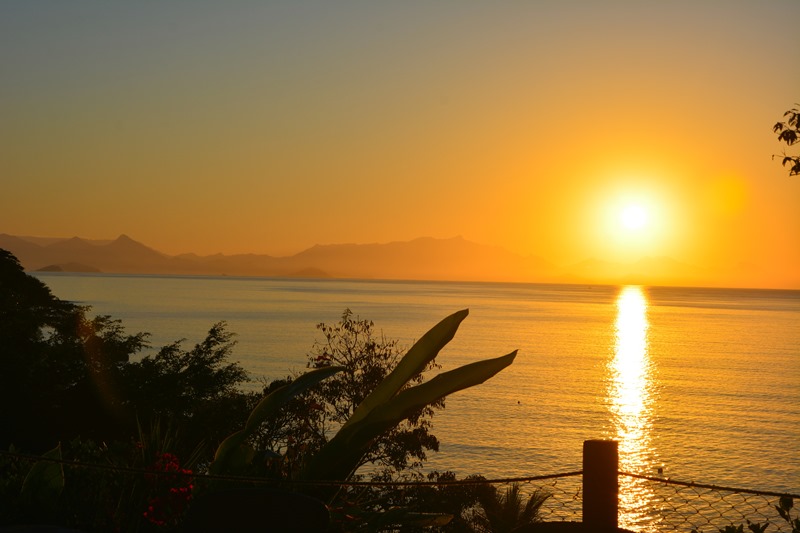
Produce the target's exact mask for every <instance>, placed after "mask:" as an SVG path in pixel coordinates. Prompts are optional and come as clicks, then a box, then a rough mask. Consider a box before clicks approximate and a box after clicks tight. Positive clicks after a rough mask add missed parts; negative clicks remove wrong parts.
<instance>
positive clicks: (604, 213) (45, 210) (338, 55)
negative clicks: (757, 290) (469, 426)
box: [0, 0, 800, 287]
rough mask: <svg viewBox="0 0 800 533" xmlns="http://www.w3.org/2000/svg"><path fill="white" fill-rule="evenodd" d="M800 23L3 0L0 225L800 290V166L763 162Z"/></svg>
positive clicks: (167, 247)
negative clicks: (730, 272)
mask: <svg viewBox="0 0 800 533" xmlns="http://www.w3.org/2000/svg"><path fill="white" fill-rule="evenodd" d="M798 22H800V2H797V1H796V0H785V1H771V2H758V1H751V2H742V1H735V0H725V1H710V0H709V1H702V2H697V1H694V0H692V1H669V2H665V1H637V2H595V1H586V2H560V1H558V2H557V1H552V2H545V1H530V2H506V3H499V2H472V1H458V2H457V1H441V2H416V1H410V2H394V3H389V2H349V1H345V2H330V1H319V2H302V1H301V2H290V1H286V2H256V1H233V2H210V1H200V0H192V1H183V2H180V1H175V2H100V1H71V2H63V1H27V0H26V1H8V0H7V1H4V2H2V3H0V76H2V77H1V78H0V79H1V80H2V83H0V180H2V192H1V193H0V232H5V233H11V234H15V235H35V236H53V237H69V236H74V235H77V236H81V237H85V238H94V239H110V238H114V237H116V236H117V235H119V234H121V233H126V234H128V235H130V236H131V237H133V238H134V239H136V240H139V241H141V242H144V243H146V244H148V245H149V246H152V247H154V248H156V249H158V250H161V251H163V252H166V253H170V254H177V253H182V252H190V251H191V252H197V253H201V254H210V253H216V252H222V253H239V252H256V253H269V254H275V255H284V254H290V253H294V252H298V251H300V250H302V249H304V248H307V247H309V246H311V245H313V244H315V243H321V244H327V243H342V242H356V243H368V242H389V241H395V240H410V239H413V238H416V237H420V236H431V237H439V238H446V237H453V236H456V235H462V236H463V237H464V238H466V239H469V240H473V241H476V242H479V243H484V244H493V245H500V246H503V247H505V248H507V249H509V250H512V251H514V252H518V253H521V254H526V255H527V254H533V255H538V256H542V257H544V258H546V259H549V260H551V261H553V262H556V263H561V264H566V263H570V262H577V261H580V260H583V259H586V258H589V257H595V258H599V259H604V260H611V261H631V260H634V259H637V258H639V257H641V256H670V257H672V258H674V259H676V260H679V261H682V262H685V263H689V264H693V265H699V266H704V267H709V266H711V267H715V266H726V265H732V264H735V263H738V262H742V261H743V262H748V263H754V264H757V265H759V267H760V270H759V271H758V272H760V274H758V275H759V276H761V278H760V279H759V278H754V281H753V284H754V285H765V284H769V285H774V284H775V280H781V281H779V284H780V283H784V284H785V285H786V286H797V287H800V177H793V178H790V177H789V176H788V172H787V170H786V169H785V168H783V167H781V165H780V163H779V161H777V160H772V159H771V156H772V154H780V153H781V152H782V151H783V150H784V148H785V147H784V146H782V145H780V144H779V143H778V141H777V140H776V138H775V135H774V134H773V133H772V131H771V128H772V125H773V124H774V123H775V122H776V121H777V120H779V119H780V118H781V117H782V114H783V112H784V111H786V110H787V109H789V108H791V107H793V106H794V105H796V104H797V103H798V102H800V62H798V59H800V36H798V33H797V24H798ZM787 151H788V152H789V153H796V152H798V149H796V148H795V149H794V150H792V149H787ZM627 205H638V206H639V208H640V209H642V210H644V211H645V212H646V214H647V217H648V223H647V224H646V225H645V227H643V228H639V229H636V228H633V229H631V228H628V229H626V228H625V227H624V226H621V225H620V224H619V223H618V217H619V215H620V212H621V211H622V210H623V209H624V208H625V206H627ZM765 280H771V281H770V282H769V283H765ZM784 280H785V282H784Z"/></svg>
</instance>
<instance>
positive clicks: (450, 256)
mask: <svg viewBox="0 0 800 533" xmlns="http://www.w3.org/2000/svg"><path fill="white" fill-rule="evenodd" d="M34 241H35V242H34ZM38 243H42V244H38ZM0 248H6V249H8V250H9V251H11V252H12V253H14V254H15V255H16V256H17V257H18V258H19V260H20V262H21V263H22V265H23V266H24V267H25V268H26V269H27V270H40V269H43V268H46V269H48V270H57V269H61V270H62V271H81V272H85V271H87V269H88V270H91V269H94V270H98V271H102V272H115V273H148V274H195V275H230V276H287V277H319V278H324V277H341V278H376V279H430V280H454V281H459V280H474V281H520V280H535V279H540V278H543V277H549V276H552V275H553V273H554V272H555V267H553V265H551V264H550V263H548V262H547V261H545V260H543V259H541V258H538V257H522V256H519V255H516V254H513V253H511V252H508V251H507V250H504V249H502V248H499V247H496V246H485V245H481V244H477V243H474V242H470V241H467V240H465V239H463V238H462V237H454V238H452V239H433V238H430V237H423V238H419V239H415V240H413V241H407V242H391V243H387V244H331V245H317V246H313V247H311V248H309V249H307V250H304V251H302V252H300V253H298V254H296V255H293V256H288V257H272V256H269V255H257V254H239V255H223V254H215V255H208V256H200V255H196V254H181V255H177V256H168V255H166V254H163V253H161V252H158V251H156V250H154V249H152V248H149V247H147V246H145V245H144V244H142V243H140V242H137V241H135V240H133V239H131V238H130V237H128V236H127V235H120V236H119V237H118V238H117V239H115V240H113V241H90V240H87V239H81V238H79V237H72V238H69V239H51V238H43V237H36V238H30V237H28V238H25V237H17V236H13V235H7V234H0ZM71 269H72V270H71Z"/></svg>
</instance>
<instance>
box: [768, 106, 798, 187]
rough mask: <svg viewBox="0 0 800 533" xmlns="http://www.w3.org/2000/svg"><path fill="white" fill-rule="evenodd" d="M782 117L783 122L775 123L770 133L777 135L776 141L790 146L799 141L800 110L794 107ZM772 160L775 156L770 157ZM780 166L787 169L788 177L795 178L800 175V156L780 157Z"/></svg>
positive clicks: (784, 155) (784, 154)
mask: <svg viewBox="0 0 800 533" xmlns="http://www.w3.org/2000/svg"><path fill="white" fill-rule="evenodd" d="M783 116H784V117H785V120H784V121H779V122H777V123H775V125H774V126H773V127H772V131H773V132H774V133H777V134H778V140H779V141H781V142H785V143H786V144H787V145H788V146H792V145H794V144H795V143H797V141H798V140H800V109H798V108H797V107H794V108H792V109H790V110H788V111H786V112H785V113H784V114H783ZM772 157H773V158H774V157H775V156H772ZM782 157H783V159H782V160H781V164H782V165H783V166H788V167H789V175H790V176H797V175H798V174H800V156H792V155H786V152H784V153H783V155H782Z"/></svg>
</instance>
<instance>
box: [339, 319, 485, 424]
mask: <svg viewBox="0 0 800 533" xmlns="http://www.w3.org/2000/svg"><path fill="white" fill-rule="evenodd" d="M468 314H469V309H462V310H461V311H457V312H455V313H453V314H452V315H450V316H448V317H445V318H444V319H443V320H442V321H441V322H439V323H438V324H436V325H435V326H433V327H432V328H431V329H430V330H429V331H428V332H427V333H425V335H423V336H422V338H420V339H419V340H418V341H417V342H416V343H414V346H412V347H411V349H410V350H408V352H407V353H406V354H405V355H404V356H403V358H402V359H401V360H400V362H399V363H397V366H396V367H395V368H394V370H392V371H391V373H389V375H388V376H386V377H385V378H384V379H383V381H381V382H380V383H379V384H378V386H377V387H375V389H374V390H373V391H372V392H371V393H369V395H368V396H367V397H366V398H364V400H363V401H362V402H361V403H360V404H359V405H358V407H356V409H355V411H353V414H352V415H351V416H350V418H349V419H348V420H347V422H345V424H344V426H342V429H344V428H346V427H348V426H350V425H352V424H355V423H357V422H359V421H360V420H362V419H363V418H365V417H366V416H367V415H368V414H369V413H370V411H372V410H373V409H375V408H376V407H377V406H379V405H381V404H383V403H384V402H386V401H387V400H389V399H390V398H391V397H393V396H394V395H395V394H397V391H399V390H400V389H402V388H403V387H404V386H405V384H406V383H408V380H410V379H411V378H413V377H414V376H416V375H417V374H419V373H420V372H422V371H423V370H424V369H425V367H426V366H427V364H428V363H430V362H431V361H432V360H433V359H434V358H435V357H436V356H437V355H438V354H439V351H441V349H442V348H444V346H445V345H446V344H447V343H448V342H450V341H451V340H452V339H453V336H455V334H456V331H457V330H458V326H459V325H460V324H461V322H462V321H463V320H464V319H465V318H466V317H467V315H468Z"/></svg>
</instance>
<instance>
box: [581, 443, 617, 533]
mask: <svg viewBox="0 0 800 533" xmlns="http://www.w3.org/2000/svg"><path fill="white" fill-rule="evenodd" d="M618 463H619V452H618V449H617V441H614V440H587V441H584V442H583V523H584V525H585V527H586V528H587V529H588V530H590V531H616V530H617V511H618V505H619V504H618V496H619V482H618V480H617V471H618V469H619V465H618Z"/></svg>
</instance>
